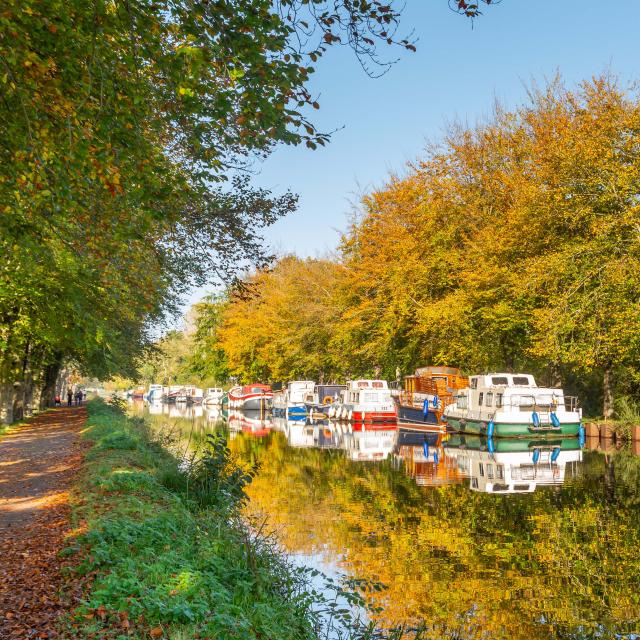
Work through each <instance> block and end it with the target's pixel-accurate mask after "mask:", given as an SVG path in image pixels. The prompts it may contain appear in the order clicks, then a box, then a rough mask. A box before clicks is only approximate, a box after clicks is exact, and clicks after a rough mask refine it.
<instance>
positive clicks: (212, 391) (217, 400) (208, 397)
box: [203, 387, 224, 406]
mask: <svg viewBox="0 0 640 640" xmlns="http://www.w3.org/2000/svg"><path fill="white" fill-rule="evenodd" d="M223 396H224V391H223V390H222V389H221V388H220V387H209V388H208V389H207V390H206V391H205V393H204V399H203V403H204V404H206V405H213V406H220V405H222V398H223Z"/></svg>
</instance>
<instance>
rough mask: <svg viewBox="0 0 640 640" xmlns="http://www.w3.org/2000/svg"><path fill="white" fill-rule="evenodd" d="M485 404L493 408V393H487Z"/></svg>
mask: <svg viewBox="0 0 640 640" xmlns="http://www.w3.org/2000/svg"><path fill="white" fill-rule="evenodd" d="M484 404H485V407H493V393H492V392H491V391H488V392H487V397H486V399H485V403H484Z"/></svg>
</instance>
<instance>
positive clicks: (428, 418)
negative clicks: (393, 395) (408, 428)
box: [398, 404, 440, 426]
mask: <svg viewBox="0 0 640 640" xmlns="http://www.w3.org/2000/svg"><path fill="white" fill-rule="evenodd" d="M398 422H399V423H408V424H425V425H432V426H438V425H440V422H439V421H438V416H437V415H436V414H435V413H434V412H433V411H427V413H426V415H425V413H424V410H423V409H417V408H416V407H409V406H407V405H402V404H401V405H398Z"/></svg>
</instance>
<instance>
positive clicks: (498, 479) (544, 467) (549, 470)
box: [445, 435, 582, 493]
mask: <svg viewBox="0 0 640 640" xmlns="http://www.w3.org/2000/svg"><path fill="white" fill-rule="evenodd" d="M445 455H446V457H447V459H449V460H452V461H453V462H454V463H455V465H456V467H457V469H458V471H459V473H460V474H461V475H462V476H464V477H465V478H469V487H470V488H471V489H472V490H473V491H483V492H485V493H529V492H532V491H535V490H536V488H538V487H541V486H545V485H559V484H562V483H563V482H564V481H565V478H566V477H567V470H568V471H569V473H570V474H571V475H572V476H576V475H577V474H578V472H579V468H580V466H579V463H580V462H582V449H581V447H580V444H579V442H578V439H577V438H566V439H562V440H556V441H546V442H541V441H539V440H538V441H532V442H529V441H526V440H515V439H514V440H507V439H502V440H494V441H492V440H488V439H487V438H483V437H481V436H464V435H453V436H451V438H450V439H449V441H448V442H447V443H445Z"/></svg>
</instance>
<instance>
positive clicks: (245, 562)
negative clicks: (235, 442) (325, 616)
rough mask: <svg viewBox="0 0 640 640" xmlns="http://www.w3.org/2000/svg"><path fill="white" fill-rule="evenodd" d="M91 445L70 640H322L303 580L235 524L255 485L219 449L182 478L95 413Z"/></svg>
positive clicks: (93, 408)
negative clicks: (80, 585)
mask: <svg viewBox="0 0 640 640" xmlns="http://www.w3.org/2000/svg"><path fill="white" fill-rule="evenodd" d="M87 426H88V428H87V431H86V434H85V436H86V437H87V438H88V439H90V440H91V441H92V442H93V446H92V448H91V449H90V451H89V452H88V454H87V457H86V465H85V471H84V474H83V477H82V479H81V481H80V483H79V484H78V486H77V496H78V500H77V504H76V506H75V509H74V513H75V519H76V521H77V522H76V524H77V525H78V527H79V530H80V531H82V533H81V534H80V535H79V536H78V537H77V538H76V539H75V540H74V542H73V544H72V546H71V548H70V549H69V550H68V553H69V554H73V555H75V556H76V557H77V559H78V563H76V569H74V572H73V574H72V575H71V576H70V579H71V580H77V579H78V577H80V578H81V579H83V578H82V576H84V589H83V591H84V596H83V602H82V604H81V605H79V606H77V607H76V608H75V609H74V611H73V612H72V614H71V616H70V617H69V618H68V619H67V620H65V622H64V629H63V633H64V635H66V636H67V637H74V638H88V637H100V638H117V637H127V638H141V639H142V638H158V637H164V638H173V639H175V640H178V639H180V640H186V639H187V638H243V639H244V638H246V639H252V638H255V639H258V638H260V639H261V640H268V639H274V640H275V639H278V640H288V639H291V640H294V639H295V640H304V639H306V638H309V639H312V638H316V637H317V618H316V614H313V613H312V612H311V599H310V596H309V595H308V594H307V593H306V590H305V588H306V580H305V578H304V575H302V574H300V573H299V572H298V571H295V570H293V569H292V568H290V567H289V566H288V565H287V563H286V561H285V560H284V559H283V557H282V556H281V555H280V554H279V553H278V552H277V551H276V550H274V548H273V545H271V544H270V543H269V542H268V541H265V540H263V539H261V538H260V537H259V536H258V537H256V536H254V535H252V534H251V533H250V531H249V529H248V527H247V526H246V525H245V524H244V523H243V522H242V520H241V519H240V518H239V516H238V510H239V507H240V505H241V504H242V500H243V496H244V492H243V486H244V484H245V483H246V482H247V481H248V480H249V479H250V478H249V477H248V476H247V474H246V472H244V471H242V470H241V469H239V468H238V467H236V466H234V464H233V462H232V461H231V460H230V459H229V458H228V455H229V454H228V451H227V450H226V447H225V446H224V444H223V443H221V442H214V443H212V445H211V447H210V450H209V453H208V454H207V456H206V458H205V460H204V462H203V463H201V464H198V465H196V466H194V467H191V468H190V469H188V470H184V469H183V468H182V467H181V466H180V465H179V463H178V461H177V459H176V458H175V457H173V456H172V455H171V454H170V453H169V452H168V451H167V450H166V449H165V448H164V447H163V446H162V445H161V444H160V443H159V442H157V441H154V438H153V436H152V434H151V433H150V432H149V430H148V429H147V427H146V426H145V423H144V422H143V421H142V420H140V419H137V418H129V417H127V416H126V415H125V414H124V413H123V412H122V411H121V410H120V409H118V408H117V407H112V406H110V405H108V404H106V403H104V402H102V401H99V400H96V401H92V402H90V403H89V420H88V425H87Z"/></svg>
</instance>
